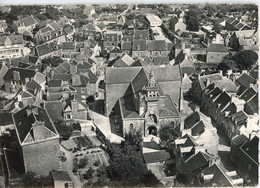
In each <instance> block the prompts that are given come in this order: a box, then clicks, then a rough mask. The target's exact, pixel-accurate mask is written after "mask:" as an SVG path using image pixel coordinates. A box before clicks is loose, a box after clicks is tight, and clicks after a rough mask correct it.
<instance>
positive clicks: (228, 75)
mask: <svg viewBox="0 0 260 188" xmlns="http://www.w3.org/2000/svg"><path fill="white" fill-rule="evenodd" d="M232 73H233V72H232V69H230V70H228V71H227V77H228V78H230V75H231V74H232Z"/></svg>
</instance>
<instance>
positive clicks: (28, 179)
mask: <svg viewBox="0 0 260 188" xmlns="http://www.w3.org/2000/svg"><path fill="white" fill-rule="evenodd" d="M21 180H22V186H23V187H53V186H54V185H53V179H52V176H51V175H48V176H37V175H36V174H35V173H34V172H31V171H29V172H27V173H25V174H23V175H22V177H21Z"/></svg>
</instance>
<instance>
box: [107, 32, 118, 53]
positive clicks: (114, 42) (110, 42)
mask: <svg viewBox="0 0 260 188" xmlns="http://www.w3.org/2000/svg"><path fill="white" fill-rule="evenodd" d="M121 40H122V31H105V32H104V43H103V45H104V48H105V50H107V51H109V52H110V51H111V50H113V49H114V48H116V47H118V45H119V44H120V43H121Z"/></svg>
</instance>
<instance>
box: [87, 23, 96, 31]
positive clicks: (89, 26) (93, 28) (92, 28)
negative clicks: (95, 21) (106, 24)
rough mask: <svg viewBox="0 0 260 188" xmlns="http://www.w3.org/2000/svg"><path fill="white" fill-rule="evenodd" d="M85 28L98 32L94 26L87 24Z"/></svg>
mask: <svg viewBox="0 0 260 188" xmlns="http://www.w3.org/2000/svg"><path fill="white" fill-rule="evenodd" d="M85 27H86V28H87V30H93V31H95V30H96V28H95V27H94V26H93V25H92V24H87V25H86V26H85Z"/></svg>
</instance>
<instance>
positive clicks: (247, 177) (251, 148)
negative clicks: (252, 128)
mask: <svg viewBox="0 0 260 188" xmlns="http://www.w3.org/2000/svg"><path fill="white" fill-rule="evenodd" d="M258 144H259V137H258V136H254V137H253V136H252V137H251V138H249V139H247V138H245V137H244V136H242V135H240V136H237V137H235V138H234V139H232V145H231V151H230V158H231V160H232V161H233V162H234V164H235V165H236V167H237V172H238V174H239V175H240V176H241V177H242V178H243V179H244V181H245V182H246V183H248V184H247V185H249V186H255V185H257V184H258V174H259V173H258V168H259V160H258Z"/></svg>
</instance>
